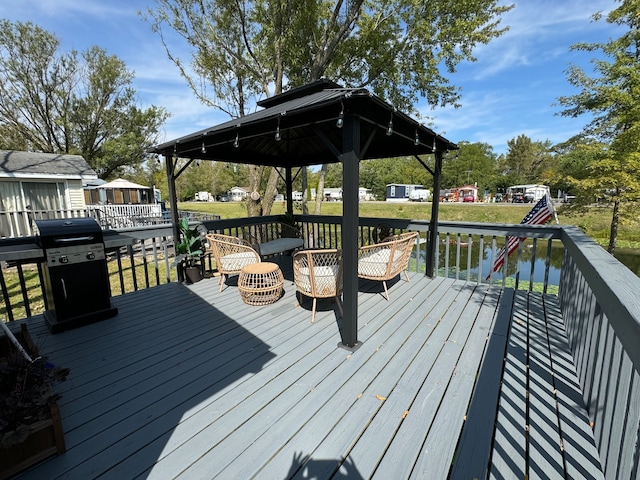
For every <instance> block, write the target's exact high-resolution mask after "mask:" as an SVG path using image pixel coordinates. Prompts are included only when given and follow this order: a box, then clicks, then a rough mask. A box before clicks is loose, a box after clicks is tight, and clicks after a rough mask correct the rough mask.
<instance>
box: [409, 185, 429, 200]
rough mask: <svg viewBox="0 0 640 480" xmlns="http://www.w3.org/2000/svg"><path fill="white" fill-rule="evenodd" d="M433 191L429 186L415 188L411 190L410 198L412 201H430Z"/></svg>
mask: <svg viewBox="0 0 640 480" xmlns="http://www.w3.org/2000/svg"><path fill="white" fill-rule="evenodd" d="M430 198H431V192H430V191H429V189H428V188H415V189H414V190H411V191H410V192H409V200H411V201H412V202H428V201H429V199H430Z"/></svg>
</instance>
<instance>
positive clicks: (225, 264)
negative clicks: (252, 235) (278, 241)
mask: <svg viewBox="0 0 640 480" xmlns="http://www.w3.org/2000/svg"><path fill="white" fill-rule="evenodd" d="M207 240H208V241H209V248H210V249H211V253H213V258H215V260H216V266H217V267H218V272H220V282H219V286H220V290H219V291H222V287H223V285H224V282H225V280H226V279H227V278H228V277H229V276H230V275H239V274H240V270H242V267H244V266H245V265H251V264H252V263H260V255H258V252H256V251H255V250H254V249H253V248H251V245H249V243H248V242H246V241H244V240H243V239H241V238H238V237H232V236H229V235H222V234H221V233H208V234H207Z"/></svg>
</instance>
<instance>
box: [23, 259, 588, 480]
mask: <svg viewBox="0 0 640 480" xmlns="http://www.w3.org/2000/svg"><path fill="white" fill-rule="evenodd" d="M285 260H286V257H285ZM289 261H290V259H289ZM283 270H285V278H286V279H285V294H284V296H283V297H282V298H281V299H280V300H279V301H278V302H276V303H275V304H272V305H268V306H264V307H252V306H248V305H245V304H244V303H242V301H241V299H240V296H239V293H238V291H237V287H235V286H233V285H230V286H228V287H227V288H226V289H225V290H224V291H223V292H222V293H219V292H218V288H217V278H216V279H205V280H203V281H201V282H199V283H197V284H195V285H193V286H189V287H187V286H184V285H180V284H176V283H173V284H168V285H163V286H160V287H155V288H151V289H148V290H142V291H138V292H136V293H132V294H127V295H124V296H121V297H115V298H114V299H113V303H114V306H117V307H118V309H119V312H120V313H119V315H118V316H117V317H115V318H113V319H109V320H105V321H102V322H99V323H95V324H92V325H87V326H84V327H81V328H78V329H75V330H70V331H67V332H63V333H60V334H57V335H50V334H49V333H48V331H47V330H46V327H45V326H44V323H43V321H42V319H41V318H40V317H34V318H32V319H30V320H29V328H30V330H31V332H32V333H33V335H34V337H36V338H37V341H38V343H39V344H40V345H41V346H42V350H43V351H44V353H45V354H47V355H49V356H50V359H51V361H53V362H55V363H56V364H58V365H61V366H65V367H69V368H70V369H71V375H70V377H69V380H68V381H67V382H66V383H63V384H60V385H58V386H57V390H58V391H59V392H60V393H61V394H62V400H61V411H62V415H63V427H64V431H65V439H66V443H67V452H66V453H65V454H63V455H61V456H59V457H55V458H52V459H50V460H48V461H46V462H44V463H42V464H40V465H39V466H37V467H35V468H34V469H32V470H31V471H28V472H26V473H25V474H24V475H23V478H44V477H46V478H50V479H54V478H62V477H64V478H83V479H88V478H98V477H100V478H149V479H150V478H155V479H169V478H185V479H186V478H217V477H219V478H225V479H229V478H238V479H240V478H241V479H245V478H261V479H263V478H277V479H283V478H317V479H323V478H350V479H351V478H355V479H358V478H384V479H388V478H410V477H411V478H425V479H427V478H428V479H438V478H447V476H448V475H452V476H453V477H456V475H457V477H456V478H469V477H468V476H467V477H465V476H464V475H466V474H463V473H458V470H456V469H455V466H454V469H453V470H452V462H453V459H454V454H455V452H456V449H457V448H458V449H459V452H460V453H459V454H458V456H457V459H458V464H461V463H463V462H462V460H464V463H465V465H466V463H467V462H466V460H467V459H473V458H474V456H475V457H477V458H476V461H475V463H472V464H471V465H472V466H473V467H474V468H475V467H476V466H478V465H485V468H487V469H488V468H490V467H489V462H490V461H491V460H492V458H493V459H494V460H495V459H496V458H497V457H496V456H495V455H493V454H491V451H492V449H493V448H495V447H496V446H497V447H499V448H503V447H502V444H501V443H500V444H498V443H495V444H494V440H493V439H494V421H495V419H496V418H498V422H500V421H501V420H500V419H501V418H502V417H500V415H501V414H506V415H508V414H509V413H510V410H509V407H508V405H509V402H506V401H504V400H503V401H502V402H501V400H500V399H499V398H503V397H499V394H498V393H497V392H498V390H499V388H500V385H501V380H502V372H503V362H502V361H501V360H502V359H503V358H504V355H505V351H506V350H509V348H517V345H514V344H513V343H512V342H510V341H509V342H508V341H507V340H506V338H507V330H508V327H509V323H510V321H509V318H511V315H512V314H513V308H515V307H514V305H516V303H517V302H515V301H514V300H513V299H514V295H513V292H511V294H510V295H507V296H506V298H507V299H508V302H506V303H504V302H503V303H501V301H500V300H501V297H503V296H505V291H503V290H501V289H496V288H495V287H491V288H489V287H488V286H487V285H475V284H465V283H462V282H457V281H454V280H451V279H445V278H435V279H428V278H426V277H423V276H420V275H417V274H414V275H412V281H411V282H405V281H404V280H398V281H397V282H395V284H394V285H393V286H391V287H390V295H391V301H390V302H387V301H386V300H385V299H384V297H383V296H382V294H381V293H380V290H377V286H376V285H374V284H371V283H363V284H362V289H361V290H362V291H361V294H360V296H359V312H360V314H359V316H360V319H359V340H361V341H362V342H363V345H362V346H361V347H360V348H359V349H358V350H357V351H356V352H354V353H350V352H348V351H346V350H343V349H341V348H339V347H338V342H339V341H340V334H339V323H340V319H339V318H338V316H337V309H336V308H335V303H331V302H327V303H326V304H325V303H321V304H320V305H321V308H319V311H318V313H317V317H316V323H315V324H311V323H310V318H311V314H310V302H309V301H307V302H306V303H305V306H303V307H301V306H300V305H299V304H298V301H297V299H296V296H295V287H294V285H293V283H292V279H291V275H290V272H287V270H286V269H283ZM230 283H233V281H232V282H230ZM507 293H508V291H507ZM515 298H520V297H519V295H516V296H515ZM531 298H534V297H533V296H532V297H531ZM501 305H502V306H501ZM523 307H524V308H525V310H527V309H532V308H533V309H534V310H535V307H532V306H529V305H525V306H523ZM501 311H502V313H500V312H501ZM505 312H508V313H505ZM497 319H501V320H500V321H498V322H497ZM496 328H497V329H498V330H496ZM492 335H493V336H492ZM497 337H501V338H502V340H499V341H498V342H497V343H495V342H494V340H491V341H489V342H488V340H489V339H492V338H497ZM487 345H490V346H491V345H493V346H492V348H490V349H489V350H487ZM500 350H502V351H500ZM528 350H529V348H528V347H527V351H528ZM487 352H488V353H487ZM500 355H502V357H501V356H500ZM516 357H517V355H516V356H515V357H514V358H516ZM483 358H485V360H484V363H483V365H484V366H483V368H482V370H481V368H480V366H481V363H482V359H483ZM513 365H514V368H516V364H515V363H514V364H513ZM508 371H509V367H508V366H507V367H506V368H505V372H508ZM479 372H480V373H479ZM479 374H480V377H479V380H478V375H479ZM574 375H575V374H574ZM476 380H478V381H479V384H480V385H482V387H483V388H481V389H475V392H476V393H475V394H474V388H475V386H476ZM536 381H537V380H535V379H534V380H533V382H532V383H535V382H536ZM527 382H529V380H525V386H526V383H527ZM514 387H518V388H519V386H518V385H517V384H516V385H514ZM472 395H473V402H472V401H471V399H472ZM509 401H511V400H509ZM505 402H506V403H505ZM470 403H471V410H469V405H470ZM514 405H515V404H514ZM485 407H487V408H489V412H486V411H485V410H484V408H485ZM505 408H506V410H505ZM514 408H515V407H514ZM517 408H518V409H520V408H528V407H524V406H517ZM527 411H528V410H527ZM476 412H479V413H480V415H479V416H476ZM491 412H493V415H492V413H491ZM467 414H469V419H470V420H471V419H472V420H473V421H469V422H467V425H466V426H465V416H466V415H467ZM496 415H497V417H496ZM526 415H527V413H525V419H524V420H525V424H526V422H527V417H526ZM474 422H475V423H474ZM478 422H480V423H478ZM502 422H504V423H498V428H497V430H496V431H497V432H500V429H501V428H502V427H503V426H504V425H514V424H516V423H517V422H516V421H512V422H508V421H505V419H504V418H502ZM463 427H464V428H463ZM522 427H524V425H522ZM514 428H518V427H514ZM551 430H552V428H551V427H548V428H547V426H545V425H542V426H541V431H542V432H543V433H544V434H546V433H548V432H549V431H551ZM508 431H509V432H511V431H512V428H511V427H509V428H508ZM496 435H498V433H496ZM469 442H471V443H469ZM527 445H528V444H527V443H524V444H522V445H520V444H516V443H514V444H512V445H511V447H510V448H511V449H512V450H513V451H516V452H519V453H518V459H517V460H511V461H512V462H513V461H519V460H520V459H522V462H523V463H522V465H523V467H524V469H525V470H524V471H527V469H528V468H529V466H530V465H531V464H532V461H531V459H530V458H527V457H526V455H525V453H526V452H529V451H530V450H531V449H530V448H529V447H528V446H527ZM469 446H472V447H473V448H471V449H470V450H465V449H468V448H469ZM520 450H521V451H520ZM461 455H462V456H463V457H461ZM566 463H567V462H566V461H565V464H566ZM533 464H535V462H533ZM479 468H483V467H482V466H480V467H479ZM519 468H520V464H519V463H518V464H517V465H514V466H513V470H512V471H511V473H513V474H518V473H517V472H520V470H519ZM496 471H497V472H498V473H500V474H501V475H503V476H505V478H509V477H510V475H508V474H507V473H508V472H507V470H506V469H505V468H502V467H500V469H499V470H496ZM43 476H44V477H43Z"/></svg>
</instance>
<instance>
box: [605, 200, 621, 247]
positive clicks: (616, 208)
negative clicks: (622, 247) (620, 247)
mask: <svg viewBox="0 0 640 480" xmlns="http://www.w3.org/2000/svg"><path fill="white" fill-rule="evenodd" d="M619 221H620V200H617V199H616V200H614V202H613V217H612V218H611V233H610V234H609V247H608V248H607V252H609V253H610V254H611V255H613V253H614V252H615V250H616V240H617V239H618V223H619Z"/></svg>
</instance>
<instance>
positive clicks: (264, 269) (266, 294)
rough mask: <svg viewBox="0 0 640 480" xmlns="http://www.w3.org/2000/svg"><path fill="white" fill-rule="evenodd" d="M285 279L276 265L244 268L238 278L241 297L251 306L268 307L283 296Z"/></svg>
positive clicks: (268, 264) (256, 264) (253, 265)
mask: <svg viewBox="0 0 640 480" xmlns="http://www.w3.org/2000/svg"><path fill="white" fill-rule="evenodd" d="M283 285H284V277H283V276H282V271H281V270H280V267H278V265H276V264H275V263H270V262H261V263H254V264H251V265H247V266H246V267H242V270H241V271H240V277H239V278H238V290H240V297H241V298H242V300H243V301H244V303H247V304H249V305H268V304H270V303H273V302H276V301H278V300H279V299H280V297H281V296H282V286H283Z"/></svg>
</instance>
